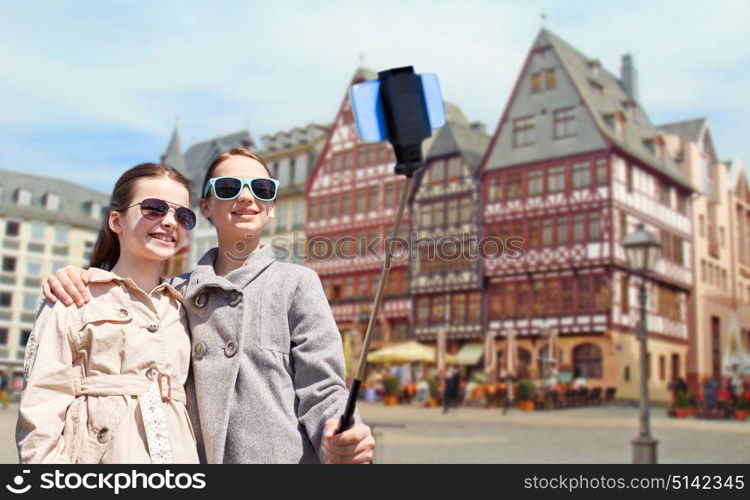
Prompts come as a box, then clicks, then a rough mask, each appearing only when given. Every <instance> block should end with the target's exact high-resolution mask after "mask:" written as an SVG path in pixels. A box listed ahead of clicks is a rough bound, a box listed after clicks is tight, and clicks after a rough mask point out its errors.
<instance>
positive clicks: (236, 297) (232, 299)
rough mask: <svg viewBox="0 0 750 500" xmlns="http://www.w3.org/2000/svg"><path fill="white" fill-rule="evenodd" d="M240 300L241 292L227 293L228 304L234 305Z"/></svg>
mask: <svg viewBox="0 0 750 500" xmlns="http://www.w3.org/2000/svg"><path fill="white" fill-rule="evenodd" d="M240 302H242V293H241V292H232V293H231V294H230V295H229V305H230V306H232V307H235V306H236V305H237V304H239V303H240Z"/></svg>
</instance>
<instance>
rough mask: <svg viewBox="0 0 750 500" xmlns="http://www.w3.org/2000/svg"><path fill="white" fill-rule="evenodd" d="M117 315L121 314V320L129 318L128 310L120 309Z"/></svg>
mask: <svg viewBox="0 0 750 500" xmlns="http://www.w3.org/2000/svg"><path fill="white" fill-rule="evenodd" d="M117 314H119V315H120V317H121V318H127V317H128V310H127V309H120V310H119V311H117Z"/></svg>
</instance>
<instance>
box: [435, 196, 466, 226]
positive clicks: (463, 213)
mask: <svg viewBox="0 0 750 500" xmlns="http://www.w3.org/2000/svg"><path fill="white" fill-rule="evenodd" d="M439 207H440V211H441V212H443V211H444V210H445V208H444V205H443V204H442V203H441V204H440V205H439ZM436 215H437V214H436ZM442 218H443V213H441V214H440V220H441V221H442ZM459 219H460V221H461V222H471V221H472V220H473V219H474V204H473V203H472V201H471V198H469V197H466V198H463V199H462V200H461V213H460V217H459Z"/></svg>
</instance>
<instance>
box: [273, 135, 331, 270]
mask: <svg viewBox="0 0 750 500" xmlns="http://www.w3.org/2000/svg"><path fill="white" fill-rule="evenodd" d="M327 134H328V127H325V126H323V125H319V124H317V123H310V124H309V125H307V126H306V127H295V128H293V129H291V130H287V131H280V132H277V133H275V134H269V135H264V136H263V137H261V140H262V141H263V151H261V152H260V156H261V157H262V158H263V159H264V160H265V162H266V164H268V166H269V168H270V169H271V172H272V173H273V176H274V177H275V178H276V179H278V180H279V194H278V197H277V199H276V210H275V214H274V218H273V219H272V220H271V221H269V223H268V225H267V226H266V229H265V230H264V232H263V236H264V237H263V238H262V240H261V241H262V243H263V244H267V243H271V244H272V245H273V246H274V248H275V249H276V250H277V255H278V256H279V258H281V259H282V260H285V261H287V262H295V263H302V261H303V260H304V255H305V253H304V248H305V219H306V212H307V211H306V203H305V185H306V184H307V179H308V178H309V177H310V173H311V172H312V169H313V168H314V167H315V163H316V162H317V161H318V156H320V152H321V150H322V149H323V146H324V144H325V139H326V137H327Z"/></svg>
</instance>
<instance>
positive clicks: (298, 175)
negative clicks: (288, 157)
mask: <svg viewBox="0 0 750 500" xmlns="http://www.w3.org/2000/svg"><path fill="white" fill-rule="evenodd" d="M305 181H307V155H306V154H304V155H300V156H298V157H297V158H295V160H294V183H295V184H304V183H305Z"/></svg>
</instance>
